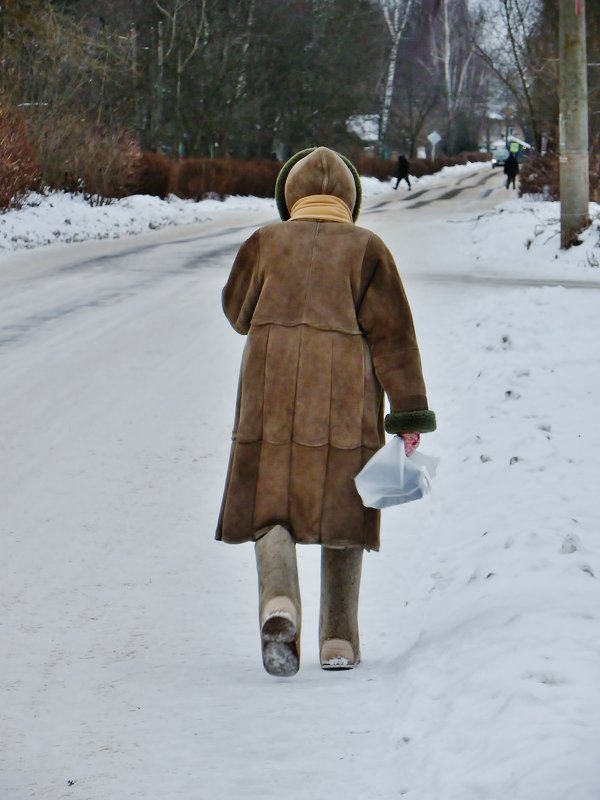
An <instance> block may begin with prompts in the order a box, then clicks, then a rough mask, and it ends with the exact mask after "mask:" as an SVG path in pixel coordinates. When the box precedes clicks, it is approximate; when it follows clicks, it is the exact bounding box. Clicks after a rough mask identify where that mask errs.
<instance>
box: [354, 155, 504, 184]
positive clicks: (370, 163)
mask: <svg viewBox="0 0 600 800" xmlns="http://www.w3.org/2000/svg"><path fill="white" fill-rule="evenodd" d="M490 158H491V156H490V154H489V153H482V152H480V151H475V152H470V153H460V154H459V155H457V156H440V157H439V158H436V159H435V161H431V160H430V159H424V158H412V159H410V174H411V175H414V176H415V178H422V177H423V176H424V175H433V174H435V173H436V172H439V171H440V170H441V169H443V168H444V167H452V166H455V165H457V164H467V163H468V162H469V161H489V160H490ZM355 163H356V168H357V169H358V172H359V174H360V175H364V176H367V177H371V178H378V179H379V180H380V181H387V180H389V179H390V178H393V177H394V175H395V174H396V163H397V162H396V161H395V160H389V159H383V158H377V157H375V156H369V155H362V156H359V157H358V158H356V159H355Z"/></svg>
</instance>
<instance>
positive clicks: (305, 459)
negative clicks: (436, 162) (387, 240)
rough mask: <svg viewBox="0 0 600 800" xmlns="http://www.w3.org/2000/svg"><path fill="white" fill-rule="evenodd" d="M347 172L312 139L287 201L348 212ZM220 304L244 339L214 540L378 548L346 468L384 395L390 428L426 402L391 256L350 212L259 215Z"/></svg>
mask: <svg viewBox="0 0 600 800" xmlns="http://www.w3.org/2000/svg"><path fill="white" fill-rule="evenodd" d="M348 176H349V177H348ZM353 180H354V179H353V177H352V174H351V172H350V170H349V169H348V167H347V166H346V165H345V164H344V162H343V161H342V159H341V158H340V157H339V156H338V155H337V154H335V153H334V152H333V151H331V150H327V148H318V149H317V150H316V151H315V152H314V153H313V154H312V155H311V156H308V157H305V158H303V159H302V160H301V161H300V162H299V163H298V164H296V165H295V167H294V169H293V170H292V171H291V172H290V174H289V176H288V178H287V182H286V186H285V198H286V202H287V205H288V207H289V208H290V209H291V207H292V205H293V203H294V201H295V199H298V197H303V196H306V195H313V194H314V195H318V194H329V195H334V196H337V197H340V199H342V200H344V201H345V202H346V203H347V205H348V206H349V208H350V209H351V210H352V209H353V207H354V204H355V200H356V195H355V194H354V185H353ZM223 308H224V310H225V314H226V315H227V318H228V320H229V321H230V323H231V325H232V326H233V327H234V328H235V330H236V331H238V332H239V333H241V334H247V335H248V339H247V342H246V347H245V351H244V355H243V360H242V365H241V375H240V385H239V393H238V402H237V409H236V416H235V423H234V429H233V446H232V451H231V459H230V464H229V470H228V474H227V480H226V487H225V494H224V497H223V504H222V508H221V515H220V519H219V525H218V530H217V539H222V540H223V541H226V542H232V543H237V542H245V541H252V540H255V539H257V538H259V537H260V536H261V535H262V534H264V533H266V532H267V531H268V530H269V529H270V528H271V527H272V526H274V525H276V524H280V525H283V526H285V527H286V528H287V529H288V530H289V531H290V532H291V533H292V535H293V536H294V538H295V540H296V541H297V542H299V543H317V544H322V545H326V546H330V547H362V548H365V549H370V550H377V549H378V548H379V512H378V511H376V510H374V509H371V508H365V507H364V506H363V505H362V503H361V500H360V497H359V495H358V493H357V491H356V488H355V486H354V481H353V478H354V476H355V475H356V474H357V473H358V472H359V471H360V470H361V468H362V467H363V465H364V464H365V463H366V462H367V461H368V459H369V458H370V457H371V456H372V455H373V454H374V453H375V451H376V450H378V449H379V448H380V447H381V446H382V444H384V441H385V439H384V420H383V404H384V403H383V400H384V396H383V392H384V391H385V392H386V393H387V395H388V398H389V402H390V406H391V409H392V411H393V412H394V414H392V415H390V416H391V417H393V416H396V417H397V416H398V414H399V415H400V418H402V414H403V412H408V413H407V414H406V420H405V423H406V424H405V425H404V428H402V426H400V428H399V429H398V428H396V429H395V430H394V432H401V431H402V430H404V431H405V432H408V431H412V430H415V431H419V430H430V429H431V427H427V424H426V425H425V427H422V428H420V427H419V424H418V420H419V419H420V416H419V413H417V414H415V413H414V412H422V411H423V410H424V409H427V398H426V394H425V386H424V383H423V377H422V374H421V361H420V357H419V350H418V347H417V342H416V339H415V332H414V328H413V322H412V317H411V312H410V308H409V305H408V302H407V299H406V295H405V293H404V289H403V287H402V284H401V281H400V277H399V275H398V271H397V269H396V266H395V264H394V259H393V257H392V255H391V253H390V252H389V250H388V249H387V248H386V246H385V245H384V243H383V242H382V241H381V239H380V238H379V237H378V236H376V235H375V234H374V233H372V232H370V231H368V230H366V229H364V228H360V227H358V226H356V225H354V224H353V223H352V222H331V221H322V220H319V219H302V220H294V219H292V220H291V221H288V222H281V223H277V224H273V225H268V226H266V227H264V228H261V229H260V230H258V231H256V232H255V233H254V234H253V235H252V236H251V237H250V238H249V239H248V240H247V241H246V242H245V243H244V244H243V245H242V247H241V249H240V251H239V253H238V255H237V257H236V259H235V262H234V265H233V268H232V271H231V274H230V277H229V280H228V282H227V285H226V286H225V288H224V290H223ZM427 413H429V414H432V412H426V414H427ZM434 427H435V426H434Z"/></svg>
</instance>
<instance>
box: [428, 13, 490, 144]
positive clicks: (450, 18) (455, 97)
mask: <svg viewBox="0 0 600 800" xmlns="http://www.w3.org/2000/svg"><path fill="white" fill-rule="evenodd" d="M474 27H475V26H474V19H473V18H472V16H471V14H470V12H469V7H468V5H467V3H466V0H438V3H437V14H436V18H435V24H433V25H432V26H431V57H432V61H433V62H434V63H436V64H437V65H438V68H439V70H440V75H441V79H442V83H443V87H444V98H445V105H446V120H447V122H446V147H447V149H448V150H449V152H454V151H455V150H457V149H460V147H459V145H460V144H461V143H460V142H459V141H458V135H459V132H458V130H457V121H458V118H459V116H462V119H463V124H464V120H465V119H468V118H470V117H471V118H472V117H475V116H476V113H477V112H476V106H477V104H478V100H479V96H480V89H481V82H482V79H483V74H482V70H481V68H480V64H479V63H478V62H477V59H476V58H475V51H474V49H473V41H474V39H476V35H475V30H474ZM475 144H476V142H475Z"/></svg>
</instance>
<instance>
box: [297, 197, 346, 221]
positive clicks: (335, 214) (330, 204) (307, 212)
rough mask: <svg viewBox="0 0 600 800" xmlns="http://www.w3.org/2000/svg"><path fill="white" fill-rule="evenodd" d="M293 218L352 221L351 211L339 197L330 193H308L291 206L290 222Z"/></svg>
mask: <svg viewBox="0 0 600 800" xmlns="http://www.w3.org/2000/svg"><path fill="white" fill-rule="evenodd" d="M294 219H323V220H327V222H352V212H351V211H350V209H349V208H348V206H347V205H346V203H344V201H343V200H340V198H339V197H334V196H333V195H332V194H309V195H308V196H307V197H301V198H300V200H297V201H296V202H295V203H294V205H293V206H292V213H291V215H290V222H291V221H292V220H294Z"/></svg>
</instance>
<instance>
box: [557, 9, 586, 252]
mask: <svg viewBox="0 0 600 800" xmlns="http://www.w3.org/2000/svg"><path fill="white" fill-rule="evenodd" d="M559 5H560V21H559V55H560V86H559V91H560V117H559V136H560V246H561V247H562V248H567V247H570V246H571V245H572V244H573V243H574V242H576V241H577V234H578V233H579V232H580V231H581V230H582V229H583V228H585V227H586V226H587V225H588V224H589V200H590V182H589V156H588V94H587V53H586V50H587V48H586V27H585V2H584V0H559Z"/></svg>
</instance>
